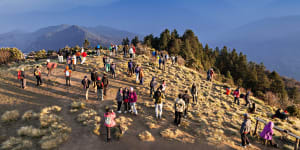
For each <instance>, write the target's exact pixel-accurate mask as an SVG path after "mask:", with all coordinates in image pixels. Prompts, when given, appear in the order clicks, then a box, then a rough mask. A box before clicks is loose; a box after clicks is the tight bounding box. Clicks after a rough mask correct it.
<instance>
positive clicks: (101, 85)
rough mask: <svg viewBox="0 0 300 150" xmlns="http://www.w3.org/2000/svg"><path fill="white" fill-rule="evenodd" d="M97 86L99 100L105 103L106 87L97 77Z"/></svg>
mask: <svg viewBox="0 0 300 150" xmlns="http://www.w3.org/2000/svg"><path fill="white" fill-rule="evenodd" d="M96 85H97V100H98V101H99V100H100V101H103V100H104V99H103V88H104V85H103V82H102V80H101V79H100V77H97V82H96Z"/></svg>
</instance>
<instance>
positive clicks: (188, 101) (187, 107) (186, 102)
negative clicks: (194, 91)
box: [182, 90, 190, 118]
mask: <svg viewBox="0 0 300 150" xmlns="http://www.w3.org/2000/svg"><path fill="white" fill-rule="evenodd" d="M182 99H183V100H184V103H185V109H184V118H186V117H187V113H188V111H189V104H190V96H189V94H188V91H187V90H186V91H185V92H184V94H183V96H182Z"/></svg>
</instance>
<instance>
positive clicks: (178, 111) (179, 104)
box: [174, 94, 185, 127]
mask: <svg viewBox="0 0 300 150" xmlns="http://www.w3.org/2000/svg"><path fill="white" fill-rule="evenodd" d="M174 107H175V120H174V124H175V125H177V126H178V127H179V126H180V123H181V117H182V113H183V111H184V109H185V102H184V101H183V99H182V96H181V94H179V95H178V98H177V99H176V100H175V105H174Z"/></svg>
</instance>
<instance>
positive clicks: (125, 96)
mask: <svg viewBox="0 0 300 150" xmlns="http://www.w3.org/2000/svg"><path fill="white" fill-rule="evenodd" d="M128 94H129V91H128V88H125V90H123V103H124V113H125V114H126V113H127V111H129V110H130V107H129V97H128Z"/></svg>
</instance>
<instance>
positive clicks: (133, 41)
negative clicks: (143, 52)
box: [131, 36, 140, 46]
mask: <svg viewBox="0 0 300 150" xmlns="http://www.w3.org/2000/svg"><path fill="white" fill-rule="evenodd" d="M138 43H140V41H139V37H138V36H135V37H134V38H133V39H132V40H131V44H133V45H134V46H136V45H137V44H138Z"/></svg>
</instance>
